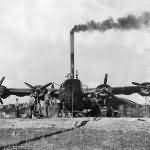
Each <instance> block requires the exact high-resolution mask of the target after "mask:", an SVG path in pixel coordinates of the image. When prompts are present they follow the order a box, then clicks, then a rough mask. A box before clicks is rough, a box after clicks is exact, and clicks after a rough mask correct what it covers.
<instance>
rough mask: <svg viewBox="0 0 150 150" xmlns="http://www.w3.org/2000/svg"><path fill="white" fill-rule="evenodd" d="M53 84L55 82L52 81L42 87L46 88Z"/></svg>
mask: <svg viewBox="0 0 150 150" xmlns="http://www.w3.org/2000/svg"><path fill="white" fill-rule="evenodd" d="M51 84H53V83H52V82H50V83H48V84H45V85H43V86H42V87H41V89H45V88H47V87H48V86H50V85H51Z"/></svg>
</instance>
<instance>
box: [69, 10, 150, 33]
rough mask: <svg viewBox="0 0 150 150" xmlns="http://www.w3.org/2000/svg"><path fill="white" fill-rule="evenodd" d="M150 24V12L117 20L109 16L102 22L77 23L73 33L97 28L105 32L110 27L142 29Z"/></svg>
mask: <svg viewBox="0 0 150 150" xmlns="http://www.w3.org/2000/svg"><path fill="white" fill-rule="evenodd" d="M149 25H150V12H144V13H142V15H140V16H135V15H132V14H130V15H128V16H126V17H120V18H118V19H117V20H116V21H115V20H114V19H113V18H109V19H107V20H104V21H102V22H95V21H93V20H91V21H90V22H88V23H87V24H79V25H75V26H74V27H73V28H72V30H71V33H73V32H81V31H82V32H85V31H92V30H97V31H100V32H105V31H107V30H110V29H116V30H131V29H140V28H142V27H148V26H149Z"/></svg>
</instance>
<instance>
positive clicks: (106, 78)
mask: <svg viewBox="0 0 150 150" xmlns="http://www.w3.org/2000/svg"><path fill="white" fill-rule="evenodd" d="M107 80H108V74H107V73H106V74H105V78H104V84H105V85H106V84H107Z"/></svg>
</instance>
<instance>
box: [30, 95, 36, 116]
mask: <svg viewBox="0 0 150 150" xmlns="http://www.w3.org/2000/svg"><path fill="white" fill-rule="evenodd" d="M34 105H35V98H34V95H33V94H31V95H30V99H29V118H32V116H33V115H34Z"/></svg>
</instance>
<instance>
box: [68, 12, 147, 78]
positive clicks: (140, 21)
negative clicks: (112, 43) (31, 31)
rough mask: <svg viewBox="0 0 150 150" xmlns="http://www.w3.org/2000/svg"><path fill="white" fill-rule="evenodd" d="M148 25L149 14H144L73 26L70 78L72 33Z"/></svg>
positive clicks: (125, 28) (132, 28)
mask: <svg viewBox="0 0 150 150" xmlns="http://www.w3.org/2000/svg"><path fill="white" fill-rule="evenodd" d="M149 25H150V12H144V13H142V14H141V15H140V16H136V15H132V14H130V15H128V16H125V17H120V18H118V19H116V20H114V19H113V18H109V19H106V20H104V21H102V22H96V21H93V20H91V21H90V22H88V23H86V24H79V25H75V26H74V27H73V28H72V29H71V31H70V49H71V53H70V61H71V77H72V78H74V33H75V32H86V31H99V32H105V31H107V30H111V29H113V30H120V31H123V30H138V29H141V28H145V27H149Z"/></svg>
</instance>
